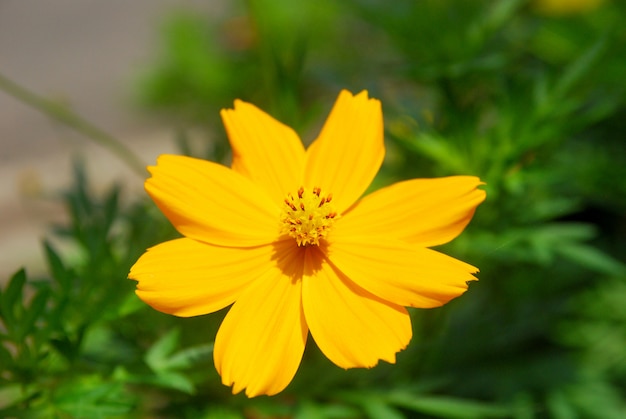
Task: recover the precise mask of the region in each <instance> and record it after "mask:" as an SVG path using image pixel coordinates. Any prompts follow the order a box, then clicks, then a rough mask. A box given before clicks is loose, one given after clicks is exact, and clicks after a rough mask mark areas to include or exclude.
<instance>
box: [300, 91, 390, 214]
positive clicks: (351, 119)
mask: <svg viewBox="0 0 626 419" xmlns="http://www.w3.org/2000/svg"><path fill="white" fill-rule="evenodd" d="M384 157H385V145H384V133H383V114H382V110H381V105H380V101H378V100H376V99H368V97H367V92H366V91H363V92H361V93H359V94H358V95H356V96H352V94H351V93H350V92H348V91H346V90H343V91H341V93H340V94H339V97H338V98H337V101H336V102H335V106H334V107H333V109H332V111H331V112H330V115H329V116H328V119H327V120H326V123H325V124H324V127H323V128H322V132H321V133H320V135H319V137H318V138H317V139H316V140H315V141H314V142H313V143H312V144H311V146H310V147H309V149H308V150H307V162H306V169H305V172H304V181H305V186H308V187H311V188H313V187H316V186H317V187H320V188H321V189H322V191H324V192H325V193H332V195H333V202H334V203H335V208H336V209H337V211H338V212H340V213H341V212H343V211H345V210H346V209H347V208H348V207H350V205H352V204H353V203H354V202H355V201H356V200H357V199H359V197H360V196H361V195H363V192H365V190H366V189H367V188H368V187H369V185H370V183H372V180H373V179H374V177H375V176H376V173H378V169H379V168H380V165H381V164H382V162H383V158H384Z"/></svg>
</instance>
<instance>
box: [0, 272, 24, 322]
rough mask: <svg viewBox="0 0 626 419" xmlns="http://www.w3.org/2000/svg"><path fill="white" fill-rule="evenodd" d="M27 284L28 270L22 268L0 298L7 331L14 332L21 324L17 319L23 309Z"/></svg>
mask: <svg viewBox="0 0 626 419" xmlns="http://www.w3.org/2000/svg"><path fill="white" fill-rule="evenodd" d="M24 284H26V271H25V270H24V269H20V270H19V271H17V272H16V273H15V274H14V275H13V276H12V277H11V279H10V280H9V285H7V287H6V289H5V290H4V292H3V293H2V296H1V297H2V298H0V303H1V304H0V312H1V313H2V317H3V322H4V326H5V327H6V329H7V332H9V333H13V332H14V331H15V330H16V329H17V328H19V325H18V324H17V321H18V320H19V317H20V315H21V311H22V310H23V306H22V294H23V289H24Z"/></svg>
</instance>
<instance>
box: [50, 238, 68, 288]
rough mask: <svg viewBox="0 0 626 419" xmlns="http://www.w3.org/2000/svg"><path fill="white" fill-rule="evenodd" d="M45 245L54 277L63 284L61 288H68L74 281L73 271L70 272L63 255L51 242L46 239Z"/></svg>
mask: <svg viewBox="0 0 626 419" xmlns="http://www.w3.org/2000/svg"><path fill="white" fill-rule="evenodd" d="M43 246H44V251H45V254H46V259H47V261H48V267H49V268H50V271H51V273H52V277H53V278H54V279H55V280H56V281H57V282H58V284H59V285H60V286H61V289H63V290H68V289H69V288H70V286H71V281H72V274H71V272H69V271H68V270H67V269H66V268H65V265H64V264H63V261H62V260H61V257H60V256H59V254H58V253H57V252H56V250H55V249H54V247H52V245H51V244H50V242H48V241H47V240H44V242H43Z"/></svg>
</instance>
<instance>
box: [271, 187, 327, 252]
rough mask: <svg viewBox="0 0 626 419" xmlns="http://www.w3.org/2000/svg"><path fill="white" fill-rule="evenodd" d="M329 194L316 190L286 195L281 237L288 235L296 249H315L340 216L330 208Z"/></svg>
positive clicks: (304, 189)
mask: <svg viewBox="0 0 626 419" xmlns="http://www.w3.org/2000/svg"><path fill="white" fill-rule="evenodd" d="M332 200H333V196H332V194H327V195H323V194H322V190H321V189H320V188H318V187H315V188H313V189H308V188H303V187H301V188H300V189H298V191H297V193H296V194H295V195H293V194H291V193H289V194H287V197H286V198H285V200H284V202H283V206H282V213H281V217H280V221H281V234H288V235H290V236H291V237H293V238H294V239H296V242H297V243H298V246H311V245H314V246H318V245H319V244H320V239H323V238H324V237H326V235H327V234H328V231H329V230H330V228H331V226H332V225H333V223H334V222H335V220H336V219H337V218H339V216H338V215H337V212H335V210H334V208H333V205H332Z"/></svg>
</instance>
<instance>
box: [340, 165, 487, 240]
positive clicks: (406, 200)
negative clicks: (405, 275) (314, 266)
mask: <svg viewBox="0 0 626 419" xmlns="http://www.w3.org/2000/svg"><path fill="white" fill-rule="evenodd" d="M481 184H482V182H481V181H480V179H478V178H477V177H474V176H450V177H444V178H437V179H413V180H408V181H405V182H399V183H396V184H394V185H391V186H388V187H386V188H382V189H379V190H378V191H376V192H373V193H371V194H369V195H367V196H366V197H364V198H363V199H362V200H360V201H359V202H358V203H357V204H356V205H355V206H354V207H352V208H351V209H350V211H349V212H348V213H346V214H345V215H344V217H342V218H341V219H340V220H339V221H338V222H337V223H335V225H334V226H333V233H335V234H336V235H337V236H364V235H367V236H370V235H373V236H383V237H393V238H396V239H400V240H404V241H408V242H410V243H413V244H417V245H420V246H424V247H430V246H435V245H439V244H443V243H447V242H449V241H450V240H452V239H454V238H455V237H456V236H458V235H459V234H460V233H461V232H462V231H463V229H464V228H465V226H466V225H467V224H468V223H469V222H470V220H471V218H472V216H473V215H474V211H475V210H476V207H477V206H478V204H480V203H481V202H482V201H483V200H484V199H485V196H486V194H485V191H483V190H480V189H476V188H477V187H478V186H479V185H481Z"/></svg>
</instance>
